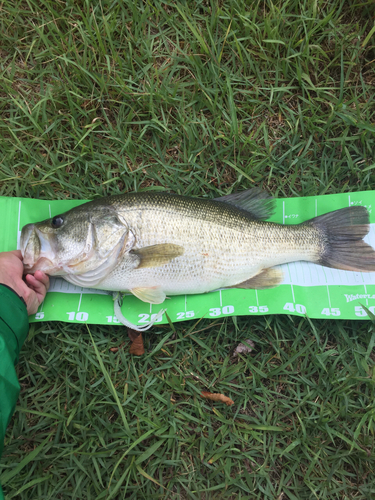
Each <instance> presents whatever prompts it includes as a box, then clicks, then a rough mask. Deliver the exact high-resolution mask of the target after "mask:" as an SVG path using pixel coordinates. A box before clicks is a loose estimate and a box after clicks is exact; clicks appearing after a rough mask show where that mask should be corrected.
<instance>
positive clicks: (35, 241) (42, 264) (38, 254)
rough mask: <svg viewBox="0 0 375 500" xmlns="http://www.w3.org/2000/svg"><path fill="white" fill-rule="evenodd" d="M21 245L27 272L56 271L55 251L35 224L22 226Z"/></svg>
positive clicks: (50, 272)
mask: <svg viewBox="0 0 375 500" xmlns="http://www.w3.org/2000/svg"><path fill="white" fill-rule="evenodd" d="M20 245H21V253H22V257H23V267H24V272H25V274H26V273H27V274H33V273H35V271H44V272H45V273H48V274H55V273H56V264H54V263H53V262H54V260H55V252H54V250H53V248H52V246H51V244H50V242H49V240H48V239H47V238H46V237H45V235H44V234H43V233H42V232H41V231H40V230H39V229H38V228H37V227H36V225H35V224H27V225H26V226H24V227H23V228H22V232H21V241H20Z"/></svg>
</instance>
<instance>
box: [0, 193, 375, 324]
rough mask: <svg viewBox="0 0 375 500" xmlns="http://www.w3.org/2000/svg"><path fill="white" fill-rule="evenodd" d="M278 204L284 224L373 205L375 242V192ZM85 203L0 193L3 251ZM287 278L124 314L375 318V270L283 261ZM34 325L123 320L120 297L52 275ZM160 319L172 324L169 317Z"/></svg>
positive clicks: (127, 301)
mask: <svg viewBox="0 0 375 500" xmlns="http://www.w3.org/2000/svg"><path fill="white" fill-rule="evenodd" d="M275 201H276V211H275V215H274V216H273V217H272V218H271V219H270V220H272V221H274V222H279V223H281V224H298V223H300V222H303V221H305V220H308V219H310V218H312V217H316V216H317V215H322V214H324V213H327V212H330V211H333V210H337V209H339V208H344V207H348V206H354V205H363V206H365V207H367V209H368V211H369V213H370V222H371V226H370V232H369V234H368V235H367V236H366V238H365V241H366V242H367V243H369V244H370V245H371V246H373V247H375V213H374V211H373V209H372V205H373V204H375V191H365V192H358V193H350V194H335V195H325V196H312V197H307V198H287V199H278V200H275ZM82 203H85V201H72V200H63V201H44V200H31V199H27V198H7V197H0V214H1V221H2V222H1V224H0V251H2V252H4V251H9V250H14V249H16V248H17V247H18V242H19V237H20V234H21V229H22V227H23V226H24V225H25V224H28V223H30V222H39V221H41V220H43V219H47V218H49V217H53V216H54V215H58V214H60V213H63V212H66V211H67V210H69V209H71V208H73V207H75V206H77V205H81V204H82ZM278 267H279V268H280V269H282V270H283V272H284V281H283V283H282V284H281V285H280V286H278V287H277V288H272V289H269V290H241V289H223V290H217V291H214V292H210V293H206V294H198V295H179V296H174V297H171V298H168V299H166V300H165V302H164V303H163V304H158V305H150V304H146V303H145V302H142V301H140V300H139V299H137V298H136V297H134V296H133V295H131V294H129V295H126V296H125V297H124V301H123V305H122V313H123V314H124V316H125V317H126V319H127V320H129V321H131V322H132V323H135V324H138V325H139V326H142V325H143V324H145V323H148V322H149V321H152V320H153V319H154V318H155V315H156V314H157V313H158V312H159V310H160V309H164V308H166V309H167V314H168V316H169V318H170V319H171V320H172V321H173V322H176V321H184V320H189V319H199V318H202V317H207V318H210V317H211V318H219V317H222V316H237V315H247V316H252V315H257V314H293V315H297V316H304V315H307V316H309V317H310V318H341V319H368V316H367V314H366V312H365V311H364V309H363V308H362V307H361V304H363V305H365V306H366V307H368V309H369V310H370V311H371V312H373V313H375V273H357V272H351V271H339V270H336V269H330V268H326V267H322V266H319V265H317V264H312V263H307V262H293V263H291V264H285V265H282V266H278ZM30 321H31V322H37V321H67V322H72V323H80V322H87V323H94V324H116V323H119V321H118V320H117V318H116V316H115V315H114V308H113V299H112V296H111V295H110V294H109V293H108V292H105V291H101V290H93V289H87V288H81V287H79V286H75V285H72V284H70V283H68V282H67V281H65V280H64V279H62V278H53V277H52V278H51V287H50V290H49V292H48V294H47V296H46V298H45V300H44V302H43V303H42V304H41V306H40V307H39V310H38V312H37V313H36V314H35V315H33V316H31V317H30ZM157 323H167V318H166V315H165V314H163V316H162V317H161V318H160V319H159V320H158V321H157Z"/></svg>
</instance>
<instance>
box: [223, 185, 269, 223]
mask: <svg viewBox="0 0 375 500" xmlns="http://www.w3.org/2000/svg"><path fill="white" fill-rule="evenodd" d="M214 200H215V201H221V202H224V203H229V204H230V205H234V206H235V207H237V208H242V210H246V212H249V214H250V215H251V216H252V217H253V218H254V219H257V220H266V219H269V218H270V217H271V215H272V214H273V212H274V209H275V207H274V205H275V200H274V199H273V198H272V197H271V196H270V195H269V194H268V193H266V192H265V191H262V190H261V189H260V188H252V189H247V190H246V191H242V193H234V194H228V195H227V196H221V197H220V198H214Z"/></svg>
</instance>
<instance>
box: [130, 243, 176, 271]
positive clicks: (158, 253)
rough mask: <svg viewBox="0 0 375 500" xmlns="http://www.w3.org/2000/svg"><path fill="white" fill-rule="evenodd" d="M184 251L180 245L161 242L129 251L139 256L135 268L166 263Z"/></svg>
mask: <svg viewBox="0 0 375 500" xmlns="http://www.w3.org/2000/svg"><path fill="white" fill-rule="evenodd" d="M184 252H185V249H184V247H182V246H181V245H174V244H173V243H161V244H159V245H151V246H149V247H143V248H138V249H137V250H132V251H131V253H133V254H135V255H137V256H138V257H139V258H140V263H139V265H138V266H137V269H140V268H142V267H159V266H163V265H164V264H168V262H169V261H171V260H172V259H175V258H176V257H180V255H182V254H183V253H184Z"/></svg>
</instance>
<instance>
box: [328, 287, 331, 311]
mask: <svg viewBox="0 0 375 500" xmlns="http://www.w3.org/2000/svg"><path fill="white" fill-rule="evenodd" d="M327 294H328V303H329V309H330V310H331V296H330V294H329V286H328V285H327Z"/></svg>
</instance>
